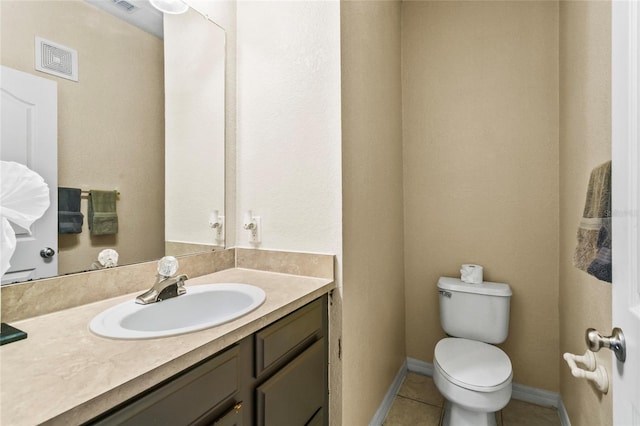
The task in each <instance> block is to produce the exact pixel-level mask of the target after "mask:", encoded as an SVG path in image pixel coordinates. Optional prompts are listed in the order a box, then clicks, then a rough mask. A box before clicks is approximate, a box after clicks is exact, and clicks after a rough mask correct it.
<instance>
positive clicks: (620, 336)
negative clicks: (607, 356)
mask: <svg viewBox="0 0 640 426" xmlns="http://www.w3.org/2000/svg"><path fill="white" fill-rule="evenodd" d="M585 340H586V341H587V347H588V348H589V350H590V351H592V352H598V351H599V350H600V348H602V347H605V348H609V349H611V350H612V351H613V353H615V354H616V358H618V361H620V362H624V361H625V359H627V349H626V347H627V345H626V343H625V340H624V333H622V330H621V329H620V328H618V327H616V328H614V329H613V330H612V331H611V336H606V337H603V336H602V335H601V334H600V333H599V332H598V331H597V330H596V329H595V328H588V329H587V331H586V332H585Z"/></svg>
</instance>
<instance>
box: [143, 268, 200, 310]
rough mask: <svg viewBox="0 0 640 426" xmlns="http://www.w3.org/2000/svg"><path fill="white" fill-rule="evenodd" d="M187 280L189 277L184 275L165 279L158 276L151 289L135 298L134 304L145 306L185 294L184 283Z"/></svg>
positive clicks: (162, 276)
mask: <svg viewBox="0 0 640 426" xmlns="http://www.w3.org/2000/svg"><path fill="white" fill-rule="evenodd" d="M188 279H189V277H187V276H186V275H185V274H181V275H177V276H175V277H166V276H164V275H160V274H158V279H157V280H156V283H155V284H154V285H153V287H151V288H150V289H149V290H147V291H146V292H144V293H142V294H141V295H140V296H138V297H136V303H139V304H141V305H147V304H149V303H155V302H160V301H162V300H165V299H171V298H172V297H178V296H180V295H181V294H185V293H186V292H187V289H186V288H185V287H184V282H185V281H186V280H188ZM172 286H174V287H172Z"/></svg>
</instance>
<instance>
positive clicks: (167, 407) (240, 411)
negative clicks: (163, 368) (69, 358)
mask: <svg viewBox="0 0 640 426" xmlns="http://www.w3.org/2000/svg"><path fill="white" fill-rule="evenodd" d="M247 349H249V350H247ZM247 355H250V347H247V342H244V341H242V342H240V343H239V344H236V345H234V346H232V347H230V348H228V349H226V350H224V351H223V352H221V353H218V354H216V355H215V356H213V357H211V358H209V359H207V360H205V361H203V362H201V363H199V364H198V365H196V366H194V367H191V368H189V369H188V370H186V371H183V372H181V373H180V374H179V375H177V377H174V378H172V379H169V380H168V381H166V382H164V383H161V384H159V385H158V386H156V387H155V388H152V389H151V390H149V391H147V392H145V393H144V394H142V395H138V396H137V397H136V398H134V400H133V401H129V402H127V403H125V404H124V406H120V407H118V408H116V410H115V411H113V412H111V413H108V414H107V415H106V416H104V417H102V418H101V419H99V420H96V421H94V422H91V423H90V424H93V425H130V426H141V425H172V426H173V425H176V426H177V425H211V424H220V425H221V426H222V425H228V426H231V425H238V426H239V425H242V424H244V422H243V421H242V418H243V417H244V415H245V406H244V403H243V402H242V399H241V397H242V395H241V389H242V381H243V380H242V379H243V377H242V374H241V373H242V372H243V371H245V370H246V367H247V366H248V365H250V361H251V360H250V357H248V356H247ZM243 363H244V368H243ZM225 418H226V419H227V420H225V422H224V423H222V422H219V421H218V420H220V421H222V420H223V419H225ZM247 418H249V416H247ZM231 419H234V420H235V422H232V421H230V420H231Z"/></svg>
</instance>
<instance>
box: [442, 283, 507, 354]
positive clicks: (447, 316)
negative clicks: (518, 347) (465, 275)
mask: <svg viewBox="0 0 640 426" xmlns="http://www.w3.org/2000/svg"><path fill="white" fill-rule="evenodd" d="M438 291H439V293H440V296H439V301H440V325H441V326H442V329H443V330H444V331H445V332H446V333H447V334H448V335H449V336H453V337H463V338H466V339H471V340H477V341H479V342H485V343H493V344H495V343H502V342H504V341H505V340H506V338H507V335H508V334H509V308H510V302H511V294H512V292H511V287H509V285H508V284H503V283H493V282H488V281H485V282H483V283H481V284H469V283H465V282H463V281H462V280H460V279H458V278H448V277H441V278H440V279H439V280H438Z"/></svg>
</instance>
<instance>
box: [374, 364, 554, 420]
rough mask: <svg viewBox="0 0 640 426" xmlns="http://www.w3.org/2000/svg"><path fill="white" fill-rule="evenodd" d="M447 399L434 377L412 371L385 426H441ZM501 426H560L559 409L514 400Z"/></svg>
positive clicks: (501, 418) (503, 412) (504, 411)
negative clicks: (441, 392) (434, 381)
mask: <svg viewBox="0 0 640 426" xmlns="http://www.w3.org/2000/svg"><path fill="white" fill-rule="evenodd" d="M443 414H444V398H442V395H440V393H439V392H438V389H437V388H436V387H435V385H434V384H433V380H432V379H431V377H428V376H423V375H420V374H416V373H412V372H409V373H408V374H407V377H406V378H405V380H404V382H403V383H402V386H401V387H400V390H399V391H398V395H397V396H396V399H395V400H394V402H393V405H392V406H391V410H389V414H387V418H386V419H385V421H384V423H383V425H384V426H438V425H440V422H441V421H442V416H443ZM496 417H497V423H498V426H560V425H561V423H560V418H559V417H558V410H556V409H555V408H549V407H541V406H538V405H534V404H529V403H526V402H522V401H518V400H515V399H512V400H511V401H510V402H509V404H508V405H507V406H506V407H505V408H504V409H503V410H502V411H501V412H500V413H498V414H497V416H496Z"/></svg>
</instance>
